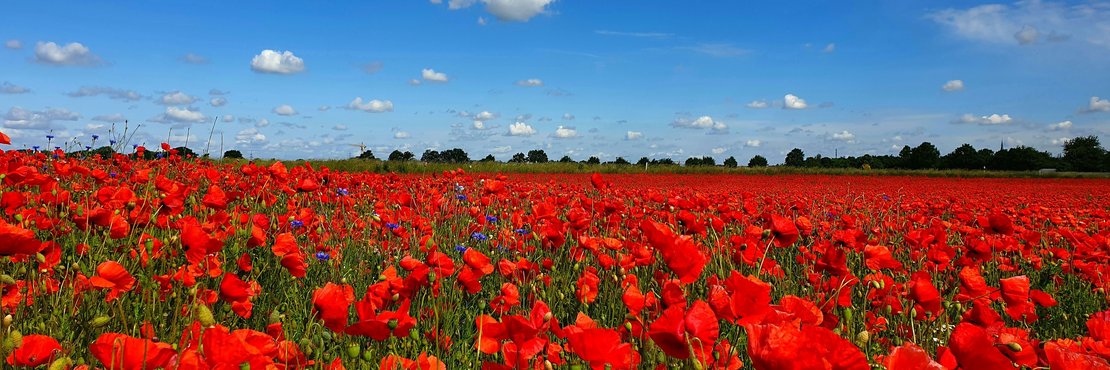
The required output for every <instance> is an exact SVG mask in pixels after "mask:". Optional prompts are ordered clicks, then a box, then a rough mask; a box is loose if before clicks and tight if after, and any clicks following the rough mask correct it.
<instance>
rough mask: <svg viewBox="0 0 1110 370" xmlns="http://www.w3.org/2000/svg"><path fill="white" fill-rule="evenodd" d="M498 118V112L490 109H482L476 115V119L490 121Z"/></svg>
mask: <svg viewBox="0 0 1110 370" xmlns="http://www.w3.org/2000/svg"><path fill="white" fill-rule="evenodd" d="M494 118H497V113H490V112H489V111H481V112H478V114H475V115H474V120H475V121H489V120H491V119H494Z"/></svg>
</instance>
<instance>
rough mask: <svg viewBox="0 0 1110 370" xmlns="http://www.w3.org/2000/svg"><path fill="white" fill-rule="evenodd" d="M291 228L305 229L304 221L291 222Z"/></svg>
mask: <svg viewBox="0 0 1110 370" xmlns="http://www.w3.org/2000/svg"><path fill="white" fill-rule="evenodd" d="M289 226H291V227H293V228H294V229H296V228H300V227H304V221H301V220H293V221H289Z"/></svg>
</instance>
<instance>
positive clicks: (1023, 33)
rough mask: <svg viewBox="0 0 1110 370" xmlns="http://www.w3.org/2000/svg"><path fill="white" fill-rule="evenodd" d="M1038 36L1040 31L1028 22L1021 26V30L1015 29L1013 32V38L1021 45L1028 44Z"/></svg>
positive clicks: (1035, 40)
mask: <svg viewBox="0 0 1110 370" xmlns="http://www.w3.org/2000/svg"><path fill="white" fill-rule="evenodd" d="M1040 36H1041V33H1040V31H1037V27H1033V26H1030V25H1028V24H1027V25H1025V26H1023V27H1021V30H1020V31H1017V33H1014V39H1016V40H1017V42H1018V44H1021V45H1029V44H1032V43H1034V42H1037V38H1038V37H1040Z"/></svg>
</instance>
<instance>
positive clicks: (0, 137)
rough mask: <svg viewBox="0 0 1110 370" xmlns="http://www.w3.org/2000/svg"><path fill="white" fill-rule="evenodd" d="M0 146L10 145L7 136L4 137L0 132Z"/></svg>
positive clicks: (10, 140) (10, 142)
mask: <svg viewBox="0 0 1110 370" xmlns="http://www.w3.org/2000/svg"><path fill="white" fill-rule="evenodd" d="M0 144H4V145H12V138H10V137H8V135H5V134H4V133H3V132H0Z"/></svg>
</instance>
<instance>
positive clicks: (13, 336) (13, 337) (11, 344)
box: [4, 330, 23, 352]
mask: <svg viewBox="0 0 1110 370" xmlns="http://www.w3.org/2000/svg"><path fill="white" fill-rule="evenodd" d="M22 345H23V333H20V332H19V330H12V331H11V332H10V333H8V338H7V339H4V349H5V350H4V352H7V351H8V350H11V349H15V348H19V346H22Z"/></svg>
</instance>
